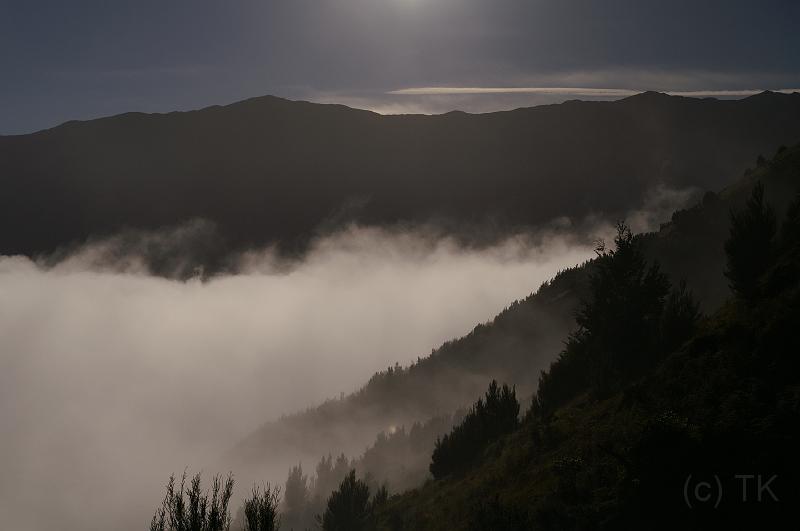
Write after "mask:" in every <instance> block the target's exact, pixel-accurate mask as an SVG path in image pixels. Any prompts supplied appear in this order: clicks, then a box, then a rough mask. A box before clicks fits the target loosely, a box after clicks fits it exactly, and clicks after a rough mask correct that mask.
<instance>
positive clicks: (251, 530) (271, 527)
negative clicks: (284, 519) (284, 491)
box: [244, 483, 280, 531]
mask: <svg viewBox="0 0 800 531" xmlns="http://www.w3.org/2000/svg"><path fill="white" fill-rule="evenodd" d="M279 503H280V487H271V486H270V484H269V483H267V484H266V485H265V486H264V488H263V489H261V488H259V487H258V486H254V487H253V493H252V495H251V496H250V498H249V499H247V500H245V502H244V517H245V522H244V523H245V526H244V531H276V530H277V529H278V528H279V527H280V518H279V517H278V504H279Z"/></svg>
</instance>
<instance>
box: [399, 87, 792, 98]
mask: <svg viewBox="0 0 800 531" xmlns="http://www.w3.org/2000/svg"><path fill="white" fill-rule="evenodd" d="M642 92H644V91H643V90H632V89H620V88H589V87H412V88H405V89H398V90H392V91H389V92H388V93H387V94H392V95H397V96H442V95H463V94H552V95H565V96H566V95H571V96H582V97H603V98H625V97H628V96H634V95H636V94H640V93H642ZM760 92H763V90H755V89H750V90H693V91H667V92H665V93H666V94H669V95H671V96H686V97H746V96H753V95H755V94H759V93H760ZM774 92H781V93H784V94H791V93H793V92H800V89H779V90H776V91H774Z"/></svg>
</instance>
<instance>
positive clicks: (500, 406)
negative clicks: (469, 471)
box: [430, 380, 519, 479]
mask: <svg viewBox="0 0 800 531" xmlns="http://www.w3.org/2000/svg"><path fill="white" fill-rule="evenodd" d="M518 415H519V402H517V395H516V390H515V389H514V388H513V387H512V388H509V387H508V386H507V385H505V384H504V385H503V387H502V388H501V387H500V386H498V385H497V382H496V381H494V380H492V383H491V384H489V389H488V390H487V391H486V395H485V396H484V397H483V398H479V399H478V401H477V402H475V404H474V405H473V406H472V409H470V411H469V412H468V413H467V414H466V416H465V417H464V420H462V421H461V423H460V424H459V425H457V426H456V427H455V428H453V430H452V431H451V432H450V433H448V434H446V435H445V436H444V437H442V438H441V439H438V440H437V441H436V447H435V448H434V450H433V455H432V456H431V464H430V472H431V474H433V477H434V478H436V479H440V478H442V477H444V476H447V475H448V474H452V473H454V472H459V471H461V470H463V469H464V468H466V467H468V466H469V465H470V464H472V462H473V461H475V459H477V458H478V457H480V455H481V454H482V452H483V450H484V449H485V448H486V446H487V445H488V444H489V443H490V442H491V441H493V440H495V439H497V438H498V437H500V436H501V435H504V434H506V433H510V432H512V431H514V429H516V427H517V426H518V424H519V419H518Z"/></svg>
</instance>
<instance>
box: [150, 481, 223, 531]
mask: <svg viewBox="0 0 800 531" xmlns="http://www.w3.org/2000/svg"><path fill="white" fill-rule="evenodd" d="M232 494H233V476H231V475H228V477H227V479H226V480H225V481H223V480H222V477H221V476H219V475H217V476H214V478H213V480H212V482H211V493H210V494H209V493H208V492H204V491H203V489H202V485H201V481H200V474H196V475H195V476H194V477H193V478H192V479H191V481H190V484H189V485H188V486H187V485H186V472H184V473H183V476H181V482H180V486H179V487H176V483H175V476H174V475H172V476H170V478H169V482H168V483H167V493H166V495H165V496H164V501H163V502H162V504H161V507H160V508H159V509H158V510H156V513H155V515H153V520H152V521H151V523H150V531H227V530H228V529H230V524H231V516H230V512H229V511H228V503H229V502H230V499H231V496H232Z"/></svg>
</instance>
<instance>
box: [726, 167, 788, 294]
mask: <svg viewBox="0 0 800 531" xmlns="http://www.w3.org/2000/svg"><path fill="white" fill-rule="evenodd" d="M776 227H777V222H776V219H775V212H774V211H773V210H772V208H771V207H770V206H769V205H767V204H766V203H765V201H764V186H763V184H761V182H760V181H759V182H758V183H757V184H756V186H755V188H753V193H752V195H751V196H750V198H749V199H748V200H747V204H746V205H745V208H744V210H742V211H739V212H734V211H732V212H731V230H730V237H729V238H728V240H727V241H726V242H725V253H726V255H727V269H726V271H725V276H726V277H728V281H729V285H730V288H731V290H733V292H734V293H736V295H738V296H739V297H740V298H742V299H743V300H745V301H747V302H748V303H752V302H753V301H754V300H755V299H756V298H757V297H758V291H759V288H758V283H759V278H760V277H761V275H762V274H763V273H764V272H765V271H766V269H767V267H768V265H769V264H770V263H771V261H772V255H773V252H774V245H775V233H776Z"/></svg>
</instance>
